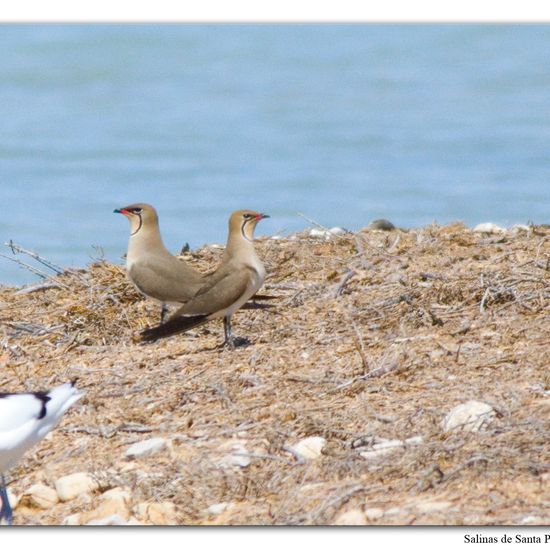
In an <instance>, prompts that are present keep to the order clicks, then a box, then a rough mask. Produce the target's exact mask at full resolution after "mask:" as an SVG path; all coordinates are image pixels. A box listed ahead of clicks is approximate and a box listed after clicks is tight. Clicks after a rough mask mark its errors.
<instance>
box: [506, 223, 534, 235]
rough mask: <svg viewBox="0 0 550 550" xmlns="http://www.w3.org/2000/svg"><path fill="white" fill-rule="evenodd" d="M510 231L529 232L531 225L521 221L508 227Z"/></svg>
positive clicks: (515, 232)
mask: <svg viewBox="0 0 550 550" xmlns="http://www.w3.org/2000/svg"><path fill="white" fill-rule="evenodd" d="M509 231H510V233H512V234H513V235H517V234H518V233H531V227H529V226H528V225H524V224H522V223H516V224H515V225H512V227H510V229H509Z"/></svg>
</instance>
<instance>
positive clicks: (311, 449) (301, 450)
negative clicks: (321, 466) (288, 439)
mask: <svg viewBox="0 0 550 550" xmlns="http://www.w3.org/2000/svg"><path fill="white" fill-rule="evenodd" d="M326 444H327V440H326V439H325V438H324V437H306V438H305V439H302V440H300V441H298V443H296V444H295V445H289V447H290V448H291V449H292V450H293V451H294V452H295V453H296V454H297V455H299V456H300V457H301V458H302V459H304V460H313V459H315V458H319V457H320V456H321V451H322V450H323V447H324V446H325V445H326Z"/></svg>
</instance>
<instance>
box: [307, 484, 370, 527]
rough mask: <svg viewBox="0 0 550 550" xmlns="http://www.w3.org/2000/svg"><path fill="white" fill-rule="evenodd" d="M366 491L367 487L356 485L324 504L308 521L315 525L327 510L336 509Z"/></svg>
mask: <svg viewBox="0 0 550 550" xmlns="http://www.w3.org/2000/svg"><path fill="white" fill-rule="evenodd" d="M366 490H367V487H366V486H365V485H363V484H361V485H354V486H353V487H351V488H350V489H348V490H347V491H345V492H344V493H341V494H339V495H338V496H336V497H334V498H332V499H330V500H329V501H326V502H325V504H323V505H322V506H321V507H320V508H319V509H318V510H317V511H316V512H315V513H312V514H310V515H309V518H308V519H309V520H310V521H312V522H313V523H315V521H316V520H317V519H318V518H319V517H320V516H322V515H323V514H324V513H325V512H326V510H328V509H329V508H335V507H336V506H338V505H340V504H345V503H346V502H347V501H348V500H349V499H350V498H351V497H352V496H353V495H355V494H357V493H360V492H363V491H366Z"/></svg>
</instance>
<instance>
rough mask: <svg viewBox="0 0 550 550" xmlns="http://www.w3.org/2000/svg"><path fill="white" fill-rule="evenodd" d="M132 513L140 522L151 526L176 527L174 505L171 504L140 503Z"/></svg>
mask: <svg viewBox="0 0 550 550" xmlns="http://www.w3.org/2000/svg"><path fill="white" fill-rule="evenodd" d="M134 513H135V514H136V516H137V517H138V518H139V519H141V520H142V521H146V522H148V523H151V524H153V525H177V524H178V521H177V516H176V505H175V504H174V503H172V502H141V503H140V504H138V505H137V506H135V508H134Z"/></svg>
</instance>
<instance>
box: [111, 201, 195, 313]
mask: <svg viewBox="0 0 550 550" xmlns="http://www.w3.org/2000/svg"><path fill="white" fill-rule="evenodd" d="M115 212H116V213H118V214H123V215H124V216H126V217H127V218H128V220H129V222H130V241H129V243H128V253H127V254H126V271H127V272H128V277H129V279H130V280H131V281H132V283H134V285H135V286H136V288H137V289H138V290H139V291H140V292H141V293H142V294H145V296H147V297H149V298H152V299H153V300H156V301H157V302H160V304H161V307H162V310H161V322H162V321H163V320H164V316H165V314H166V311H167V304H177V305H178V306H179V305H181V304H183V303H185V302H187V301H188V300H190V299H191V298H192V297H193V296H194V295H195V294H196V293H197V292H198V291H199V290H200V289H201V288H202V286H203V285H204V277H203V275H202V274H201V273H200V272H199V271H197V270H195V269H193V268H192V267H190V266H189V265H187V264H186V263H185V262H184V261H183V260H179V259H178V258H176V256H173V255H172V254H170V252H168V250H167V249H166V247H165V246H164V243H163V242H162V237H161V236H160V230H159V221H158V215H157V212H156V210H155V209H154V208H153V207H152V206H151V205H150V204H144V203H136V204H131V205H129V206H125V207H124V208H117V209H116V210H115Z"/></svg>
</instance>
